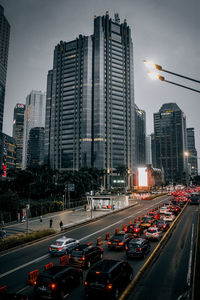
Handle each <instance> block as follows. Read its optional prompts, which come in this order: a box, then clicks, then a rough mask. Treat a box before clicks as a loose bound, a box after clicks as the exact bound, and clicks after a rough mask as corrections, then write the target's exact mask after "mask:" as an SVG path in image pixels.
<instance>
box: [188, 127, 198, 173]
mask: <svg viewBox="0 0 200 300" xmlns="http://www.w3.org/2000/svg"><path fill="white" fill-rule="evenodd" d="M187 152H188V158H187V159H188V163H189V165H190V175H191V177H195V176H197V175H198V165H197V150H196V147H195V132H194V128H187Z"/></svg>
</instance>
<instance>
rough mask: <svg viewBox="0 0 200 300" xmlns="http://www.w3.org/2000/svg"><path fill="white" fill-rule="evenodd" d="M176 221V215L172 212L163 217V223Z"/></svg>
mask: <svg viewBox="0 0 200 300" xmlns="http://www.w3.org/2000/svg"><path fill="white" fill-rule="evenodd" d="M174 219H175V215H174V214H173V213H172V212H171V211H168V212H166V213H165V215H164V216H163V221H166V222H172V221H174Z"/></svg>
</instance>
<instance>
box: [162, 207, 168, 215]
mask: <svg viewBox="0 0 200 300" xmlns="http://www.w3.org/2000/svg"><path fill="white" fill-rule="evenodd" d="M168 211H169V210H168V207H167V206H162V207H161V208H160V214H165V213H166V212H168Z"/></svg>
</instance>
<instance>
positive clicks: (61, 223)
mask: <svg viewBox="0 0 200 300" xmlns="http://www.w3.org/2000/svg"><path fill="white" fill-rule="evenodd" d="M62 226H63V222H62V220H61V221H60V230H62Z"/></svg>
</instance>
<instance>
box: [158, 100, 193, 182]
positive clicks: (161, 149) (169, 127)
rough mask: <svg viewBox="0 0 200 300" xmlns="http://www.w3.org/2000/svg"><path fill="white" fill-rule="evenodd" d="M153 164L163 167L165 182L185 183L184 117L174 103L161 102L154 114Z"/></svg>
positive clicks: (186, 170)
mask: <svg viewBox="0 0 200 300" xmlns="http://www.w3.org/2000/svg"><path fill="white" fill-rule="evenodd" d="M154 143H155V160H156V161H155V166H154V167H156V168H159V169H162V168H163V169H164V172H165V181H166V183H172V184H174V183H186V181H187V174H188V169H187V167H188V166H187V162H186V158H185V156H184V152H185V151H186V149H187V139H186V117H185V114H184V112H183V111H182V110H181V109H180V108H179V106H178V105H177V104H176V103H166V104H163V105H162V107H161V108H160V110H159V112H158V113H155V114H154Z"/></svg>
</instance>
